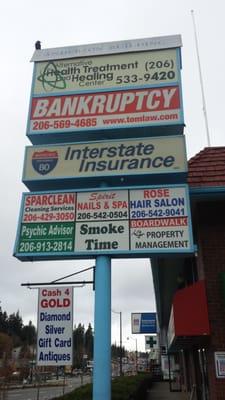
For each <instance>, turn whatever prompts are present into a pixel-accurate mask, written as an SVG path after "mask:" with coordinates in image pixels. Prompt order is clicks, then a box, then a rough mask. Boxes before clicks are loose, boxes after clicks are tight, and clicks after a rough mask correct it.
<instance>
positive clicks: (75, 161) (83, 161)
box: [23, 136, 187, 190]
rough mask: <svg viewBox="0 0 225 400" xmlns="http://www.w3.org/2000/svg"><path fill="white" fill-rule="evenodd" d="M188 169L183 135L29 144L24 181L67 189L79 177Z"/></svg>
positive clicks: (107, 176)
mask: <svg viewBox="0 0 225 400" xmlns="http://www.w3.org/2000/svg"><path fill="white" fill-rule="evenodd" d="M186 172H187V162H186V149H185V139H184V136H168V137H165V138H161V137H156V138H140V139H135V140H131V139H129V140H126V139H124V140H118V141H101V142H85V143H76V144H73V143H70V144H63V145H52V146H29V147H27V148H26V152H25V162H24V173H23V182H24V183H25V184H26V185H27V186H28V188H30V189H31V190H32V189H34V190H38V189H39V187H40V186H41V185H42V184H43V182H44V181H47V182H48V184H50V182H51V183H52V185H55V187H54V189H58V188H57V184H58V183H59V182H61V183H63V185H64V188H66V187H67V185H68V183H69V182H71V181H72V182H75V181H77V180H78V179H79V180H81V179H85V178H92V179H93V174H94V178H95V179H97V178H98V177H99V179H102V177H106V179H109V177H115V176H120V177H124V176H127V175H132V176H135V175H136V176H138V177H139V176H140V175H159V174H171V173H172V174H184V173H186Z"/></svg>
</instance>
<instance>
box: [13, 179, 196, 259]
mask: <svg viewBox="0 0 225 400" xmlns="http://www.w3.org/2000/svg"><path fill="white" fill-rule="evenodd" d="M193 250H194V249H193V240H192V228H191V218H190V209H189V195H188V189H187V186H186V185H174V186H170V185H168V186H157V187H154V186H150V187H145V188H138V189H126V190H117V189H115V190H114V189H111V190H97V191H92V192H90V191H80V192H74V191H67V192H65V191H64V192H39V193H38V192H36V193H24V194H23V200H22V205H21V215H20V221H19V224H18V233H17V238H16V244H15V251H14V255H15V256H16V257H17V258H19V259H21V260H23V261H26V260H27V261H30V260H39V259H44V260H51V259H66V258H76V257H77V258H90V257H92V256H93V257H94V256H96V255H99V254H106V255H107V254H108V255H113V257H123V256H124V257H127V256H128V255H129V256H133V257H137V256H146V255H148V256H149V255H150V254H169V253H192V252H193Z"/></svg>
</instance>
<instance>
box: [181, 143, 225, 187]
mask: <svg viewBox="0 0 225 400" xmlns="http://www.w3.org/2000/svg"><path fill="white" fill-rule="evenodd" d="M188 184H189V185H190V186H191V187H209V186H217V187H218V186H220V187H221V186H224V187H225V147H205V148H204V149H203V150H202V151H200V152H199V153H197V154H196V155H195V156H194V157H192V158H191V159H190V160H189V161H188Z"/></svg>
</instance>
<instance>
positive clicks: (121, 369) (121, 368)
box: [112, 310, 123, 376]
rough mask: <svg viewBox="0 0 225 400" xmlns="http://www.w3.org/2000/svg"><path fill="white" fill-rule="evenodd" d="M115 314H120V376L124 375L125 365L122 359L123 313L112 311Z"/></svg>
mask: <svg viewBox="0 0 225 400" xmlns="http://www.w3.org/2000/svg"><path fill="white" fill-rule="evenodd" d="M112 312H113V313H115V314H119V316H120V376H122V375H123V363H122V357H123V347H122V312H121V311H114V310H112Z"/></svg>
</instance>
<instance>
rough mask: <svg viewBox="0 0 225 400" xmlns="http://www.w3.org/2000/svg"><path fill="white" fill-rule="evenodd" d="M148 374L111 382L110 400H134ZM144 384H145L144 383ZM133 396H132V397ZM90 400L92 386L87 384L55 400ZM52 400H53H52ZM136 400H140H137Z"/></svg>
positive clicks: (125, 377)
mask: <svg viewBox="0 0 225 400" xmlns="http://www.w3.org/2000/svg"><path fill="white" fill-rule="evenodd" d="M149 379H150V376H149V374H144V373H141V374H138V375H135V376H122V377H119V378H116V379H114V380H113V381H112V400H129V399H136V395H138V393H139V388H140V387H141V384H142V382H143V383H144V382H146V380H148V381H149ZM144 384H146V383H144ZM132 395H133V396H132ZM56 399H57V400H92V384H87V385H84V386H81V387H79V388H77V389H75V390H74V391H73V392H71V393H68V394H65V395H64V396H61V397H57V398H55V400H56ZM53 400H54V399H53ZM138 400H141V398H140V399H138Z"/></svg>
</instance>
